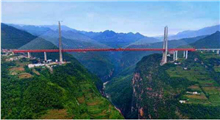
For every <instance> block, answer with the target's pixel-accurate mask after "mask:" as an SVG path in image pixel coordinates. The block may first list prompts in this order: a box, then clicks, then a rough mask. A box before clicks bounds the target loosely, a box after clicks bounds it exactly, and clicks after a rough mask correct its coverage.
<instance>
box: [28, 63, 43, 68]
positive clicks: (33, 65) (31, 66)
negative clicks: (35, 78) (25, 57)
mask: <svg viewBox="0 0 220 120" xmlns="http://www.w3.org/2000/svg"><path fill="white" fill-rule="evenodd" d="M40 66H44V64H41V63H37V64H28V68H33V67H40Z"/></svg>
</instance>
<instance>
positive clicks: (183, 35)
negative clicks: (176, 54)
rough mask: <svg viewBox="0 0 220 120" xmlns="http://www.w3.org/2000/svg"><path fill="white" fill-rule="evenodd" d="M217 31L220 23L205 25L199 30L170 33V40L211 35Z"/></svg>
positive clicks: (219, 28)
mask: <svg viewBox="0 0 220 120" xmlns="http://www.w3.org/2000/svg"><path fill="white" fill-rule="evenodd" d="M216 31H220V25H214V26H209V27H204V28H201V29H198V30H186V31H182V32H179V33H177V34H176V35H169V40H173V39H182V38H191V37H197V36H204V35H210V34H213V33H215V32H216ZM157 38H158V39H163V37H157Z"/></svg>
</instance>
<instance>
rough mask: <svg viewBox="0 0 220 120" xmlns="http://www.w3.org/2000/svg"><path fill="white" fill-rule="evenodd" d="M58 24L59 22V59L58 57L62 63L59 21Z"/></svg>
mask: <svg viewBox="0 0 220 120" xmlns="http://www.w3.org/2000/svg"><path fill="white" fill-rule="evenodd" d="M58 24H59V59H60V63H63V55H62V40H61V27H60V21H59V22H58Z"/></svg>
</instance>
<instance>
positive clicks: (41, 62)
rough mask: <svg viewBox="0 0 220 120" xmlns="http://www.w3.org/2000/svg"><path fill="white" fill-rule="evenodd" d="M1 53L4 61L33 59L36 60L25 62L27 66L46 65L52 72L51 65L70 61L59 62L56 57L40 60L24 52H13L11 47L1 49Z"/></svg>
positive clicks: (54, 65)
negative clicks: (54, 58)
mask: <svg viewBox="0 0 220 120" xmlns="http://www.w3.org/2000/svg"><path fill="white" fill-rule="evenodd" d="M1 55H2V56H3V57H5V58H6V59H5V61H6V62H10V61H18V60H21V59H29V60H35V61H37V62H35V63H29V64H27V67H28V68H29V69H31V68H34V67H43V68H44V67H46V68H48V69H49V70H50V71H51V72H53V67H56V66H57V65H63V64H66V63H70V62H67V61H63V62H62V63H60V62H58V60H57V59H56V60H55V61H53V60H52V59H44V60H41V59H40V58H36V57H32V56H28V54H25V53H19V54H14V53H13V49H2V50H1Z"/></svg>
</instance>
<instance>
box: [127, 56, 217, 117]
mask: <svg viewBox="0 0 220 120" xmlns="http://www.w3.org/2000/svg"><path fill="white" fill-rule="evenodd" d="M160 60H161V55H159V54H154V55H150V56H147V57H144V58H143V59H142V60H141V61H140V62H138V64H137V66H136V69H135V72H134V75H133V79H132V86H133V97H132V106H131V112H132V114H133V115H134V116H133V117H135V118H220V115H219V112H220V102H219V99H220V81H219V80H220V72H219V69H220V56H218V55H216V54H215V53H190V55H189V59H187V60H179V61H178V63H179V64H176V65H175V64H174V63H169V64H166V65H164V66H160ZM193 92H194V93H193ZM180 101H184V103H180Z"/></svg>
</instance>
